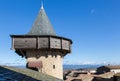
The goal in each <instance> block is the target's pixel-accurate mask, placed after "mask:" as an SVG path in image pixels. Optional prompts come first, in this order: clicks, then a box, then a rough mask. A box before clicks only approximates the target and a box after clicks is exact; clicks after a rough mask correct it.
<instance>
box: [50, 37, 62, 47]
mask: <svg viewBox="0 0 120 81" xmlns="http://www.w3.org/2000/svg"><path fill="white" fill-rule="evenodd" d="M60 40H61V39H58V38H50V48H55V49H61V42H60Z"/></svg>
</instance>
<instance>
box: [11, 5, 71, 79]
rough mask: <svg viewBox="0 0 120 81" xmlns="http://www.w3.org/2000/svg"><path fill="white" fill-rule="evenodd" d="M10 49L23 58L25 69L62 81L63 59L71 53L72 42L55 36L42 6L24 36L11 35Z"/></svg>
mask: <svg viewBox="0 0 120 81" xmlns="http://www.w3.org/2000/svg"><path fill="white" fill-rule="evenodd" d="M11 38H12V49H13V50H15V52H16V53H17V54H18V55H20V56H22V57H25V58H26V60H27V64H26V67H27V68H30V69H33V70H37V71H39V72H42V73H46V74H48V75H51V76H54V77H57V78H60V79H63V67H62V60H63V57H64V56H65V55H66V54H67V53H70V52H71V44H72V41H71V40H70V39H67V38H64V37H59V36H56V33H55V31H54V29H53V27H52V25H51V23H50V21H49V19H48V17H47V15H46V13H45V10H44V8H43V6H41V9H40V12H39V14H38V16H37V18H36V20H35V22H34V24H33V26H32V28H31V30H30V31H29V32H28V33H27V34H25V35H11Z"/></svg>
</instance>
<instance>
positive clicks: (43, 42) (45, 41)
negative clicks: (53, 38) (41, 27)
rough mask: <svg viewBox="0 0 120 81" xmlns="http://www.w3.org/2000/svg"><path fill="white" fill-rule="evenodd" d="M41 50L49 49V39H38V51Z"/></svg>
mask: <svg viewBox="0 0 120 81" xmlns="http://www.w3.org/2000/svg"><path fill="white" fill-rule="evenodd" d="M40 48H49V42H48V38H47V37H45V38H38V49H40Z"/></svg>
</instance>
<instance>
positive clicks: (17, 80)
mask: <svg viewBox="0 0 120 81" xmlns="http://www.w3.org/2000/svg"><path fill="white" fill-rule="evenodd" d="M7 80H9V81H42V80H37V79H35V78H32V77H30V76H27V75H25V74H22V73H18V72H15V71H12V70H10V69H7V68H4V67H1V66H0V81H7Z"/></svg>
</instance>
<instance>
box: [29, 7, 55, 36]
mask: <svg viewBox="0 0 120 81" xmlns="http://www.w3.org/2000/svg"><path fill="white" fill-rule="evenodd" d="M27 35H53V36H55V35H56V33H55V31H54V29H53V27H52V25H51V23H50V21H49V19H48V17H47V15H46V13H45V10H44V8H43V6H42V7H41V9H40V12H39V14H38V16H37V18H36V20H35V22H34V24H33V26H32V28H31V30H30V31H29V32H28V34H27Z"/></svg>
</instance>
